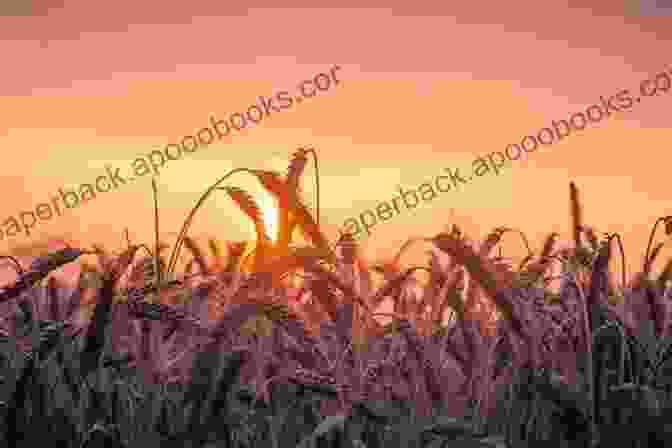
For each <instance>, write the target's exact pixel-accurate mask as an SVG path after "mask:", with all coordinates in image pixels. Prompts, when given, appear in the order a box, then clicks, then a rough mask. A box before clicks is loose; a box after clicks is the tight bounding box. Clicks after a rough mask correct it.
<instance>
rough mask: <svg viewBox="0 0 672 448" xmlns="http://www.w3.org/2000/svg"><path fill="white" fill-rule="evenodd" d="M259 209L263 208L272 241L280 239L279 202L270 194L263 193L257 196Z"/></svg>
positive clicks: (264, 218)
mask: <svg viewBox="0 0 672 448" xmlns="http://www.w3.org/2000/svg"><path fill="white" fill-rule="evenodd" d="M255 200H256V201H257V204H259V209H260V210H261V213H262V217H263V220H264V225H265V226H266V230H267V231H268V236H269V237H270V238H271V241H273V242H275V241H277V239H278V204H277V201H276V199H275V198H274V197H273V196H271V195H270V194H268V193H266V194H264V193H261V194H259V195H257V196H256V197H255Z"/></svg>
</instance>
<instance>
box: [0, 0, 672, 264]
mask: <svg viewBox="0 0 672 448" xmlns="http://www.w3.org/2000/svg"><path fill="white" fill-rule="evenodd" d="M269 3H270V4H272V5H273V7H272V8H271V7H267V6H266V5H264V4H263V3H262V2H261V1H258V0H255V1H247V2H240V3H238V4H236V3H235V2H233V3H232V2H220V1H190V2H149V1H144V2H137V1H130V0H116V1H114V2H107V3H106V2H91V1H84V0H60V1H57V0H50V1H39V0H33V3H32V10H31V11H30V13H27V12H26V11H22V12H20V13H17V12H16V11H15V10H13V11H10V9H11V8H10V7H8V6H2V7H0V8H5V10H2V9H0V15H1V14H5V15H6V16H5V17H0V36H1V37H0V53H1V54H3V55H4V63H3V71H2V83H0V95H2V104H3V107H2V108H1V109H0V144H1V145H2V147H3V148H4V160H3V162H4V163H3V164H2V168H0V169H2V170H3V175H2V176H0V183H1V187H2V191H4V192H5V194H4V198H5V200H4V201H3V206H2V210H1V212H0V220H1V221H2V222H5V221H6V219H8V218H10V217H11V216H16V217H18V216H19V213H20V212H22V211H30V210H32V211H35V207H36V205H37V204H38V203H41V202H49V201H51V198H52V197H54V196H56V195H57V194H58V189H59V188H60V187H64V188H77V186H78V185H79V184H82V183H92V182H94V181H95V179H96V177H97V176H99V175H102V174H104V173H105V166H106V165H108V166H112V167H119V168H121V169H122V170H126V171H127V172H128V170H129V168H128V167H129V166H130V163H131V161H132V160H133V159H135V158H136V157H139V156H143V155H147V154H149V153H150V152H151V151H153V150H161V149H163V147H164V146H165V145H166V144H168V143H171V142H176V141H179V140H180V139H181V138H182V137H183V136H185V135H189V134H191V135H193V134H194V133H195V132H196V131H197V130H198V129H200V128H203V127H206V126H208V125H209V118H210V116H211V115H212V114H214V115H216V116H217V117H222V118H226V117H227V116H228V115H230V114H232V113H234V112H240V111H245V110H246V109H247V108H248V107H249V106H250V105H251V104H253V103H255V102H256V101H257V98H258V97H259V96H260V95H263V96H267V97H268V96H271V95H272V94H273V93H274V92H277V91H280V90H288V91H294V90H295V87H296V85H298V83H299V82H301V81H302V80H305V79H310V78H312V77H313V76H315V75H316V74H318V73H320V72H328V71H329V69H330V68H331V67H333V66H334V65H338V66H340V69H339V72H338V77H339V84H338V85H336V86H333V87H332V88H330V89H329V90H327V91H324V92H321V93H320V94H318V95H316V96H315V97H314V98H311V99H310V100H306V101H304V102H303V103H302V104H295V105H294V106H293V107H291V108H289V109H286V110H283V111H281V112H277V113H273V114H271V116H267V117H265V118H264V119H263V120H262V121H261V122H260V123H259V124H257V125H251V126H249V127H248V129H246V130H243V131H241V132H239V133H236V134H235V135H234V134H232V136H230V137H229V138H228V139H227V140H226V141H222V142H220V143H216V144H211V145H210V146H207V147H203V148H199V150H198V151H196V152H195V153H193V154H189V155H186V156H184V158H183V159H182V160H180V161H171V162H169V163H167V164H166V165H165V167H164V168H163V170H162V171H161V176H160V177H159V178H158V183H159V205H160V209H161V230H162V232H166V233H167V234H171V233H175V232H177V231H178V230H179V228H180V226H181V223H182V220H183V219H184V217H185V216H186V215H187V213H188V211H189V209H190V207H191V205H192V204H194V203H195V202H196V200H197V199H198V197H199V195H200V194H201V192H203V191H204V190H205V189H206V188H207V187H208V186H209V185H211V184H212V183H213V182H215V180H217V179H218V178H219V177H221V176H222V175H224V174H225V173H226V172H227V170H230V169H232V168H236V167H248V168H272V169H285V168H286V165H287V160H288V157H289V156H290V154H291V153H292V152H293V151H294V150H295V149H296V148H297V147H299V146H301V145H311V146H313V147H315V148H317V151H318V155H319V163H320V166H319V169H320V179H321V184H320V189H321V199H320V206H321V209H322V222H323V227H324V230H325V232H326V233H327V235H328V236H329V237H330V238H331V239H332V240H333V239H334V238H336V237H337V229H338V228H339V227H342V226H343V224H344V221H345V220H346V219H348V218H350V217H355V218H358V217H359V214H360V213H363V212H365V210H367V209H374V208H375V207H376V206H377V205H378V204H379V203H380V202H381V201H389V200H391V199H392V197H393V196H395V195H397V194H398V193H397V188H398V187H399V185H401V186H403V187H404V188H415V187H417V186H418V185H420V184H422V183H423V182H427V181H432V180H433V179H434V178H435V177H436V176H437V175H439V174H442V173H443V174H445V172H444V171H443V170H444V169H445V168H457V167H462V168H460V171H465V170H468V169H469V167H470V164H471V161H472V160H473V159H474V158H475V157H477V156H479V155H484V154H487V153H489V152H492V151H503V150H504V148H505V147H506V145H508V144H510V143H519V142H520V141H521V140H522V139H523V137H525V136H526V135H536V134H537V133H538V132H539V130H540V129H541V128H543V127H548V126H550V125H551V122H552V121H553V120H560V119H568V118H569V117H570V115H572V114H574V113H576V112H582V111H585V110H586V109H587V108H588V107H589V106H591V105H594V104H597V105H599V104H601V103H600V101H601V100H600V96H603V97H605V98H609V97H612V96H613V95H615V94H617V93H618V92H620V91H622V90H625V89H629V91H630V93H631V94H632V95H633V96H635V97H636V96H638V94H639V83H640V81H642V80H644V79H649V78H655V77H656V75H657V74H659V73H661V72H667V73H668V74H670V75H669V76H670V77H672V74H671V73H672V72H671V70H672V60H671V59H670V58H671V56H670V52H669V49H670V44H671V43H672V27H670V20H671V19H672V2H669V1H668V2H664V1H658V2H655V1H653V0H648V1H646V2H644V1H642V2H641V3H638V2H637V1H635V0H631V1H602V2H592V3H595V4H596V5H595V6H592V7H587V6H583V4H585V3H587V2H578V1H571V2H567V1H555V2H539V1H534V2H531V1H524V2H523V1H513V2H494V1H487V2H485V1H470V2H436V1H432V2H417V1H416V2H399V4H400V6H395V7H390V6H386V5H385V4H387V3H389V2H380V1H378V2H363V1H361V0H360V1H357V2H343V1H340V2H337V3H336V2H335V4H334V5H333V6H327V2H319V3H320V4H321V5H322V6H321V7H319V8H316V7H314V6H313V5H314V4H315V2H307V1H291V2H282V1H279V0H276V1H273V2H269ZM348 3H352V4H353V5H354V6H349V5H348ZM281 4H284V5H285V6H284V7H282V8H280V7H279V5H281ZM3 5H4V2H3ZM243 5H245V6H243ZM661 79H662V78H661ZM660 83H661V85H662V84H664V81H660ZM671 111H672V91H671V92H668V93H667V94H666V93H664V92H660V93H659V94H658V95H657V96H653V97H650V98H643V99H642V101H641V102H635V103H634V104H633V106H632V107H631V108H629V109H628V110H626V111H621V112H614V113H612V114H611V116H610V117H608V118H605V119H603V120H601V121H600V122H598V123H590V124H588V125H587V126H586V128H585V129H584V130H582V131H575V132H572V133H571V135H570V136H568V137H566V138H565V139H563V140H562V141H561V142H559V143H554V144H552V145H548V146H546V147H544V148H542V149H540V150H538V151H537V152H535V153H534V154H530V155H529V156H527V157H525V160H519V161H515V162H512V163H510V164H509V166H508V167H507V168H506V169H504V171H502V173H500V175H499V176H494V175H491V176H484V177H483V178H474V179H473V180H472V181H471V183H469V184H468V185H465V186H464V187H463V188H462V189H461V190H460V191H450V192H447V193H441V194H439V196H438V197H437V198H435V199H434V200H432V201H430V202H426V203H423V204H422V205H420V206H418V207H417V208H415V209H413V210H405V209H401V214H400V215H399V216H396V217H394V218H392V219H390V220H389V221H387V222H383V223H380V224H378V225H376V226H375V227H374V228H373V229H372V235H371V236H370V237H369V238H367V239H366V242H364V243H363V244H364V247H365V248H366V253H367V254H368V255H371V256H375V257H376V258H378V257H385V256H389V254H391V253H392V252H393V251H394V250H395V249H396V248H398V247H399V246H400V244H401V243H403V241H404V240H405V239H406V237H408V236H412V235H418V234H431V233H435V232H438V231H441V230H442V229H443V227H444V226H445V225H448V224H450V223H451V222H455V221H451V220H452V219H453V218H451V212H450V210H451V209H454V216H455V218H454V219H455V220H456V222H458V223H459V224H462V225H463V226H464V227H465V228H466V229H467V230H468V231H469V232H470V233H473V234H478V233H483V232H487V231H489V230H490V229H492V228H493V227H495V226H500V225H508V226H514V227H518V228H520V229H521V230H523V231H524V232H525V233H526V234H527V235H528V236H529V237H530V239H531V240H532V242H533V244H534V246H535V247H536V248H538V247H539V245H540V241H541V240H540V239H541V238H543V237H544V236H545V235H547V234H548V233H550V232H552V231H557V232H560V233H561V234H562V236H563V237H564V238H567V237H569V236H570V233H569V230H570V229H569V220H568V217H569V215H568V210H569V209H568V183H569V181H570V180H574V181H575V182H576V183H577V184H578V186H579V187H580V189H581V192H582V194H583V199H584V204H585V218H586V221H587V222H588V223H589V224H593V225H595V226H596V227H597V228H598V229H599V230H602V231H609V232H619V233H621V234H622V236H623V237H624V243H625V250H626V253H627V255H628V257H629V261H630V262H631V263H632V262H636V263H639V261H640V257H641V255H642V254H643V252H644V249H645V246H646V241H647V238H648V232H649V229H650V228H651V225H652V224H653V222H654V220H655V218H656V217H657V216H661V215H664V214H672V202H671V201H670V199H672V197H670V194H669V191H670V189H669V169H670V165H669V161H670V158H669V156H668V148H669V147H670V142H671V141H672V130H671V129H670V125H671V124H672V118H670V117H671V116H672V115H671ZM313 184H314V170H313V168H312V166H311V167H310V168H309V169H307V171H306V176H305V179H304V190H305V192H306V193H307V195H308V201H309V203H310V204H311V205H315V204H316V200H315V196H314V193H315V191H314V187H313ZM230 185H237V186H241V187H244V188H249V189H250V190H251V191H252V192H255V193H254V194H257V193H258V191H259V188H258V187H257V186H255V185H254V182H253V181H251V180H250V179H249V176H248V177H245V175H238V176H237V177H234V178H232V179H231V182H230ZM666 192H667V193H666ZM43 213H46V212H45V211H43ZM152 213H153V206H152V202H151V182H150V180H149V176H147V177H146V178H141V179H138V180H136V181H135V182H134V183H133V184H132V185H127V186H125V187H121V188H120V189H118V190H116V191H112V192H108V193H99V194H98V195H97V197H96V198H95V199H94V200H91V201H90V202H88V203H86V204H84V205H80V206H79V207H77V208H74V209H71V210H67V211H66V212H65V214H64V215H63V216H60V217H55V218H53V219H52V220H50V221H44V222H41V223H40V224H37V225H36V226H35V227H34V228H33V230H32V233H31V235H30V236H28V237H26V236H25V234H23V233H21V234H20V235H18V236H15V237H7V236H5V239H4V240H2V241H0V248H1V249H2V250H4V251H8V250H9V249H11V248H13V247H16V246H23V245H27V244H34V243H36V242H39V241H41V240H43V239H45V238H48V237H49V236H52V235H61V234H67V235H69V236H70V237H72V238H73V239H75V240H77V241H78V242H80V243H81V244H83V245H90V244H92V243H95V242H100V243H104V244H106V245H109V246H110V247H113V248H115V249H117V248H120V247H121V242H122V232H123V229H124V228H125V227H128V228H129V231H130V233H131V236H132V238H133V239H134V240H135V241H145V242H148V243H149V242H150V241H152V239H153V234H152V226H153V215H152ZM24 218H25V219H30V218H29V217H28V215H24ZM0 228H1V229H2V230H3V232H6V231H7V225H6V224H3V225H2V227H0ZM193 233H194V234H210V235H214V236H216V237H218V238H220V239H222V240H226V239H242V238H249V237H251V236H252V234H251V233H250V225H249V224H248V223H247V221H246V220H245V218H244V216H243V214H242V213H241V212H240V211H239V210H238V209H237V208H236V207H235V206H234V205H233V204H232V203H231V201H230V200H229V199H228V198H227V197H226V196H224V195H223V194H219V195H216V196H215V197H213V198H212V199H211V200H210V201H209V202H208V205H207V207H206V208H205V209H203V210H202V212H201V213H200V214H199V215H198V217H197V219H196V220H195V222H194V226H193ZM416 252H417V253H416V254H415V255H413V254H411V256H410V258H409V261H412V260H413V259H414V258H413V257H416V256H417V255H418V254H421V253H422V252H421V248H418V250H417V251H416ZM504 252H505V254H506V253H509V254H519V253H520V243H519V241H517V240H516V239H515V238H514V237H513V236H510V237H507V239H506V240H505V242H504ZM663 255H667V256H670V255H672V251H669V252H663Z"/></svg>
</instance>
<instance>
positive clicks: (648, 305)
mask: <svg viewBox="0 0 672 448" xmlns="http://www.w3.org/2000/svg"><path fill="white" fill-rule="evenodd" d="M311 158H312V161H313V162H314V166H315V172H316V174H317V173H318V171H317V157H316V154H315V151H314V150H313V149H310V148H309V149H304V148H300V149H299V150H298V151H297V152H296V153H295V154H294V155H293V156H292V158H291V161H290V162H289V164H288V169H287V171H286V172H285V173H279V172H273V171H262V170H254V169H243V168H241V169H236V170H233V171H232V172H229V173H227V174H226V175H225V176H223V177H222V178H221V179H219V180H218V181H217V182H216V183H215V184H213V185H212V187H211V188H209V189H208V190H207V191H206V192H205V193H204V194H203V196H202V197H201V199H200V200H199V201H198V203H197V204H196V205H195V206H194V208H193V209H192V210H191V212H190V213H189V214H188V216H187V218H186V219H185V221H184V225H183V227H182V229H181V231H180V233H179V236H178V238H177V241H176V242H175V243H174V244H173V245H172V247H170V245H168V244H166V243H165V242H163V241H160V238H159V224H160V223H159V215H160V214H159V201H158V198H157V194H156V184H155V183H153V186H154V195H153V198H154V213H155V229H156V232H155V233H156V238H155V241H152V242H149V243H147V244H143V243H137V242H133V241H130V239H128V238H127V246H126V248H125V249H124V250H122V251H121V252H120V253H113V251H111V250H109V249H106V248H103V247H100V246H94V247H92V248H82V247H76V246H75V245H68V246H66V247H63V248H61V249H59V250H54V251H52V252H50V253H44V254H43V255H42V256H39V257H36V258H35V259H34V260H33V261H32V263H31V264H29V265H27V266H24V265H22V264H21V263H20V262H19V261H18V260H17V259H16V258H14V257H13V256H11V255H5V256H2V257H1V258H2V262H3V268H4V269H13V270H15V271H16V280H15V281H14V282H12V283H10V284H6V285H4V286H3V287H2V289H0V344H1V345H2V348H1V349H0V355H1V356H0V379H1V381H2V385H1V388H0V401H1V403H0V404H1V407H0V415H1V416H0V437H1V438H2V440H1V441H0V445H1V446H4V447H10V448H19V447H21V448H22V447H33V446H47V445H45V444H44V441H45V440H50V441H51V444H50V445H48V446H50V447H54V448H59V447H63V448H65V447H89V448H93V447H100V448H103V447H118V448H121V447H129V448H130V447H133V448H134V447H162V448H172V447H175V448H178V447H180V448H182V447H185V448H186V447H193V448H196V447H211V448H214V447H226V448H234V447H235V448H248V447H260V448H266V447H268V448H289V447H292V448H294V447H296V448H336V447H339V448H395V447H399V448H416V447H417V448H420V447H431V448H457V447H462V448H466V447H474V448H475V447H493V448H494V447H511V448H524V447H548V448H550V447H558V448H560V447H572V448H573V447H576V448H588V447H605V448H606V447H628V448H630V447H633V448H634V447H642V448H643V447H650V448H655V447H661V448H662V447H665V446H672V429H670V428H672V381H669V380H668V378H670V373H671V372H672V371H671V370H670V369H668V364H669V362H668V361H669V359H670V357H672V347H671V344H670V342H672V338H671V337H670V335H671V334H672V331H671V329H672V325H671V324H672V313H671V311H672V309H671V305H672V285H671V284H670V281H669V280H672V260H670V261H669V262H667V263H663V264H662V265H663V268H662V269H660V272H656V271H655V270H654V269H653V267H654V261H655V260H656V258H657V257H658V255H659V254H660V252H661V249H662V248H663V247H664V244H666V239H665V238H667V237H669V235H672V216H663V217H660V218H657V219H656V220H655V221H653V222H652V224H653V226H652V230H651V237H650V240H649V244H648V247H647V248H646V250H645V251H642V252H643V263H642V266H641V269H640V272H637V273H634V274H630V275H627V273H626V269H625V264H624V262H622V267H621V269H618V270H614V269H613V266H617V267H618V266H620V265H621V261H622V260H624V252H623V242H622V241H621V238H620V236H619V235H618V234H603V233H601V232H598V231H597V230H595V229H594V228H592V227H591V226H589V225H587V224H585V223H584V222H583V219H582V203H581V200H580V191H579V187H578V186H577V185H575V184H574V183H571V182H570V184H569V195H568V196H569V197H568V202H569V210H570V222H571V223H572V224H571V225H572V228H571V229H569V230H570V234H571V235H572V240H571V241H570V243H571V244H568V247H569V248H563V249H558V246H559V241H558V240H559V235H557V234H551V235H549V236H548V238H547V240H546V243H545V244H544V245H543V247H541V248H540V249H539V250H532V249H531V248H530V247H529V245H528V243H527V239H526V238H525V235H524V234H523V233H522V232H521V231H519V230H517V229H513V228H508V227H499V228H496V229H494V230H493V231H492V232H490V233H489V234H488V235H485V236H484V237H482V238H481V239H472V238H471V237H470V236H468V235H465V234H464V232H463V231H462V230H461V229H460V228H459V227H458V226H457V225H456V224H454V223H446V230H445V231H444V232H441V233H439V234H437V235H430V236H427V237H419V238H415V239H409V240H408V241H407V242H406V244H404V245H403V246H402V247H401V249H400V250H399V252H398V254H397V255H396V256H395V257H394V258H393V259H391V260H386V261H384V262H380V263H369V262H367V261H365V260H364V259H363V257H362V256H361V255H360V249H359V248H358V245H357V243H356V241H355V240H354V239H353V238H352V236H351V235H348V234H346V233H343V234H341V236H340V237H339V238H338V239H337V240H336V241H329V240H328V239H327V237H326V236H325V235H324V234H323V233H322V231H321V229H320V224H319V216H320V210H319V176H316V180H317V195H318V196H317V207H316V210H315V211H311V210H309V208H308V207H307V206H306V205H305V204H306V202H305V199H304V198H303V197H302V193H301V188H300V180H301V178H302V175H303V173H304V170H305V168H306V166H308V162H309V161H310V160H311ZM234 175H251V176H254V177H256V178H257V179H258V180H259V182H260V183H261V184H262V185H263V187H264V188H265V189H266V190H267V191H268V192H270V193H271V194H272V195H273V197H274V198H275V200H276V201H277V216H275V217H269V216H267V213H266V215H265V214H264V210H262V209H260V206H259V204H258V203H257V201H256V200H255V198H253V197H252V196H251V195H249V194H248V193H247V192H246V191H244V190H243V189H240V188H238V187H235V186H232V185H233V184H234V183H235V182H234V180H235V177H234ZM226 182H229V183H226ZM213 194H223V195H227V196H228V197H229V198H230V199H231V200H232V201H233V202H234V203H236V204H237V205H238V206H239V208H240V210H241V211H242V212H244V213H245V214H246V215H247V216H248V217H249V219H250V220H251V222H252V223H253V224H254V228H255V231H256V235H257V238H256V241H252V242H239V241H231V242H226V243H220V241H218V240H216V239H214V238H213V239H211V241H210V242H209V244H208V245H207V247H201V246H202V245H201V244H199V243H198V242H196V241H195V240H194V239H192V238H190V237H189V229H190V226H191V223H192V221H193V218H194V216H195V215H196V214H197V212H198V210H199V209H201V208H202V207H203V206H204V205H203V204H204V203H205V200H206V199H207V198H208V197H210V196H211V195H213ZM271 227H272V228H273V231H271ZM506 234H512V235H513V236H515V237H516V238H519V239H521V240H522V242H523V243H524V244H525V246H526V248H527V250H528V252H529V255H528V256H527V257H525V258H524V260H523V261H522V262H521V263H518V264H516V265H514V263H513V262H512V261H511V260H510V259H507V258H506V257H504V256H503V255H501V254H497V255H496V254H495V253H496V251H495V249H496V248H497V247H498V246H499V244H500V240H501V239H502V237H503V236H504V235H506ZM299 237H300V239H301V243H297V241H298V240H299ZM415 245H421V246H424V247H426V249H427V252H426V253H427V262H426V264H425V265H422V266H411V267H408V268H402V267H401V263H400V257H401V255H402V254H403V253H404V251H406V250H407V249H408V248H409V247H411V246H415ZM183 255H184V256H183ZM185 259H186V261H185ZM659 264H660V263H659ZM72 265H77V266H78V269H77V279H75V280H76V282H74V283H65V282H64V280H63V279H62V278H61V277H58V276H56V275H54V274H55V273H58V272H59V271H60V270H61V269H63V267H65V266H72ZM552 284H557V285H558V286H557V287H553V286H552ZM71 285H75V286H71ZM384 302H386V303H390V304H391V308H392V309H391V311H388V312H383V311H381V307H382V305H383V303H384Z"/></svg>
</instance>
